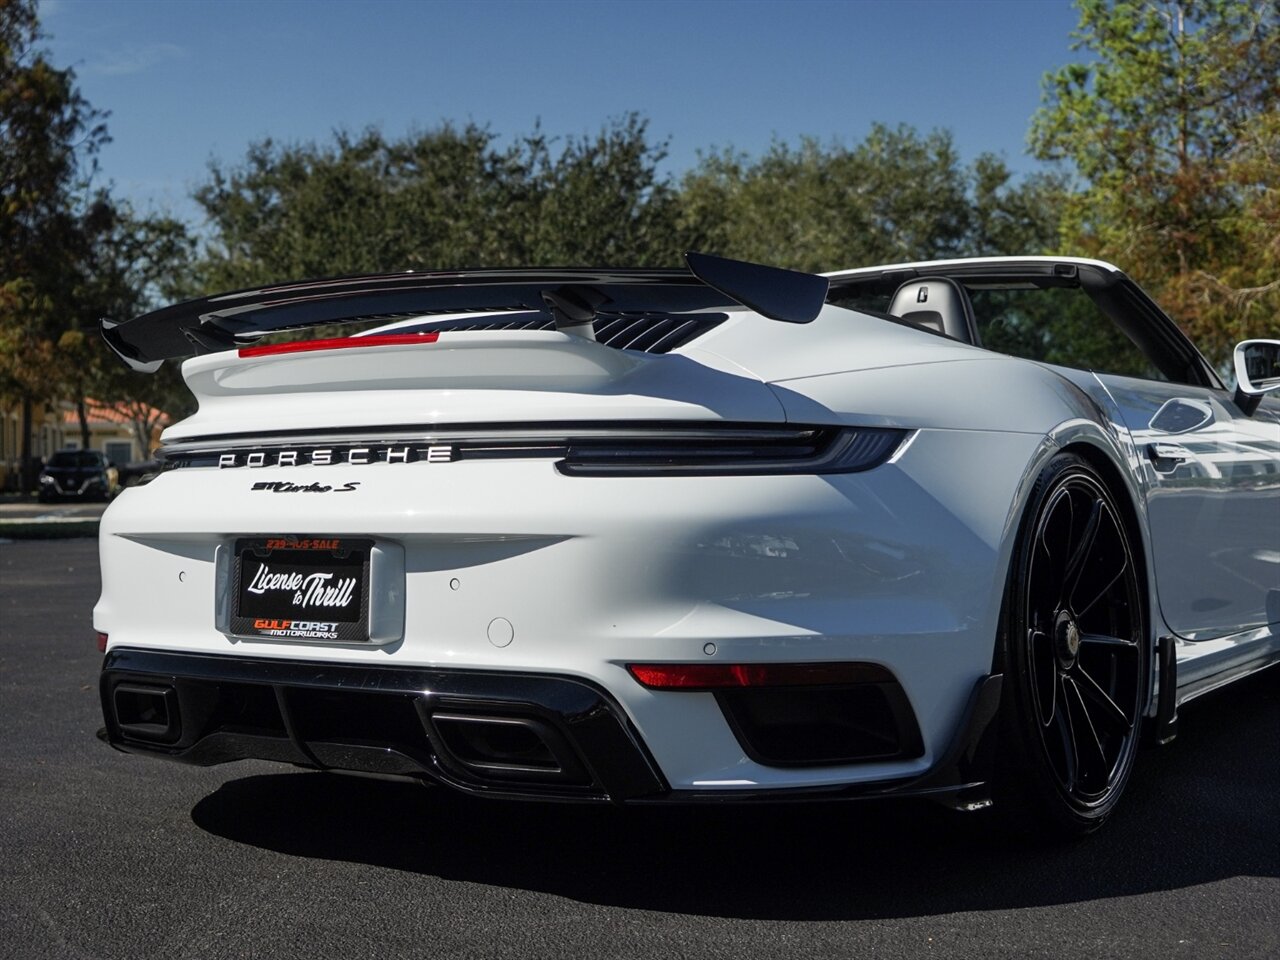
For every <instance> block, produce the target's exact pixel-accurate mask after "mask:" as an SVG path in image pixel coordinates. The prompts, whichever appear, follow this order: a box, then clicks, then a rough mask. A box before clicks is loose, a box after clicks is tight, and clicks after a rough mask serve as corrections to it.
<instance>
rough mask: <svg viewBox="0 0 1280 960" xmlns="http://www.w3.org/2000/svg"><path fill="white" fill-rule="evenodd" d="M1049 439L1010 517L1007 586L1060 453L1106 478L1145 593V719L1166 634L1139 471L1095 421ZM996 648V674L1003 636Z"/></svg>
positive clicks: (1072, 425)
mask: <svg viewBox="0 0 1280 960" xmlns="http://www.w3.org/2000/svg"><path fill="white" fill-rule="evenodd" d="M1047 439H1048V441H1049V442H1047V443H1046V444H1044V445H1043V446H1042V447H1041V448H1040V449H1039V450H1038V451H1037V455H1036V456H1035V457H1034V458H1033V459H1032V461H1031V463H1029V464H1028V466H1027V470H1026V473H1025V475H1024V477H1023V482H1022V484H1021V485H1020V487H1019V491H1018V499H1017V503H1016V506H1015V508H1014V510H1013V512H1012V513H1011V516H1010V523H1009V526H1008V530H1007V536H1008V543H1007V545H1006V549H1005V551H1004V555H1005V586H1006V589H1007V586H1008V583H1009V578H1010V577H1012V576H1013V575H1014V562H1015V559H1016V554H1017V549H1016V546H1017V543H1018V539H1019V537H1020V536H1021V534H1022V529H1023V526H1024V524H1025V523H1027V522H1028V516H1027V511H1028V509H1029V508H1030V505H1031V503H1030V501H1031V493H1032V490H1033V489H1034V488H1035V484H1036V480H1037V478H1038V477H1039V476H1040V473H1041V471H1042V470H1044V468H1045V467H1046V466H1047V465H1048V463H1049V461H1050V460H1052V459H1053V458H1054V457H1056V456H1057V455H1058V454H1061V453H1071V454H1075V455H1076V456H1078V457H1080V458H1081V459H1083V460H1084V461H1085V462H1087V463H1088V464H1089V466H1091V467H1092V468H1093V469H1094V470H1096V471H1097V473H1098V475H1099V476H1100V477H1101V478H1102V480H1103V482H1104V483H1105V484H1106V485H1107V489H1108V490H1109V491H1110V492H1111V495H1112V496H1113V497H1114V498H1115V501H1116V504H1117V506H1118V507H1119V508H1120V512H1121V518H1122V520H1123V522H1124V525H1125V529H1126V532H1127V533H1128V534H1129V536H1130V540H1131V547H1132V550H1133V555H1134V561H1135V562H1136V563H1137V564H1138V570H1139V578H1140V579H1139V582H1140V583H1142V584H1143V585H1144V589H1143V590H1142V591H1140V592H1141V596H1142V604H1143V611H1142V613H1143V616H1144V618H1145V619H1144V623H1145V625H1146V642H1147V645H1148V647H1149V648H1150V650H1151V658H1150V661H1151V664H1152V676H1151V677H1150V678H1148V683H1147V693H1146V703H1145V704H1144V706H1143V715H1144V716H1151V715H1152V714H1153V712H1154V709H1155V704H1156V692H1157V687H1156V682H1155V680H1156V676H1155V674H1156V662H1155V661H1156V659H1157V657H1156V653H1157V649H1156V647H1157V644H1158V639H1159V637H1160V634H1161V632H1162V630H1161V626H1162V622H1163V621H1161V620H1160V606H1159V603H1158V602H1157V600H1156V593H1155V571H1154V568H1153V567H1152V564H1151V562H1150V557H1151V532H1150V529H1149V527H1148V525H1147V523H1146V520H1145V516H1146V512H1145V496H1144V494H1143V490H1142V488H1141V486H1140V485H1139V483H1138V479H1137V477H1136V476H1135V475H1134V473H1133V472H1132V471H1131V470H1129V469H1127V468H1126V467H1125V466H1124V464H1125V463H1126V461H1127V460H1128V459H1129V456H1128V454H1127V453H1126V450H1125V448H1124V446H1123V445H1122V443H1121V441H1119V440H1118V439H1117V438H1116V437H1115V436H1114V435H1113V434H1112V433H1111V432H1110V431H1109V430H1107V429H1106V428H1105V427H1104V426H1102V425H1101V424H1098V423H1096V422H1095V421H1093V420H1085V419H1079V420H1072V421H1067V422H1065V423H1063V424H1060V425H1059V426H1058V427H1057V428H1056V429H1054V430H1052V431H1050V432H1049V434H1048V437H1047ZM1000 620H1001V630H1003V629H1004V614H1003V611H1002V613H1001V618H1000ZM994 640H995V649H994V656H993V662H992V670H993V672H999V671H1001V670H1002V669H1003V667H1004V664H1003V663H1001V661H1000V658H1001V643H1000V639H999V637H996V638H994Z"/></svg>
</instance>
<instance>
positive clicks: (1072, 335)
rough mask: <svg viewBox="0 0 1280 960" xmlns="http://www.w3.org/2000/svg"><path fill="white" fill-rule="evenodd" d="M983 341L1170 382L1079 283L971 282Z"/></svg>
mask: <svg viewBox="0 0 1280 960" xmlns="http://www.w3.org/2000/svg"><path fill="white" fill-rule="evenodd" d="M966 289H967V290H968V291H969V299H970V300H972V301H973V311H974V315H975V319H976V321H977V325H978V337H979V338H980V339H981V341H982V345H983V346H984V347H985V348H986V349H988V350H994V351H996V352H997V353H1006V354H1009V355H1010V356H1014V357H1023V358H1024V359H1027V360H1039V361H1041V362H1043V363H1052V364H1057V365H1058V366H1062V367H1074V368H1076V369H1078V370H1096V371H1097V372H1098V373H1112V374H1117V375H1119V376H1124V377H1141V378H1143V379H1146V380H1167V379H1168V377H1166V376H1165V375H1164V374H1163V373H1161V372H1160V370H1159V369H1157V368H1156V366H1155V365H1154V364H1153V363H1151V361H1150V360H1148V359H1147V357H1146V356H1145V355H1144V354H1143V352H1142V351H1141V350H1139V349H1138V347H1137V345H1136V344H1135V343H1134V342H1133V341H1132V340H1130V339H1129V338H1128V337H1127V336H1125V334H1124V332H1123V331H1122V330H1120V329H1119V328H1118V327H1117V326H1116V325H1115V323H1114V322H1113V321H1112V320H1111V319H1110V318H1109V317H1107V316H1106V314H1104V313H1103V312H1102V311H1101V310H1099V309H1098V307H1097V305H1096V304H1094V302H1093V301H1092V300H1091V299H1090V298H1089V295H1088V294H1087V293H1085V292H1084V291H1083V290H1081V289H1080V288H1078V287H1037V286H1034V285H1032V284H1025V285H1010V284H991V285H985V284H973V285H968V284H966Z"/></svg>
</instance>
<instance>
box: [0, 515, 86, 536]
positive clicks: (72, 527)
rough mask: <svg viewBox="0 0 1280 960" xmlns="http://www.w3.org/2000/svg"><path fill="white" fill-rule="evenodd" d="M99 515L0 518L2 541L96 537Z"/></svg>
mask: <svg viewBox="0 0 1280 960" xmlns="http://www.w3.org/2000/svg"><path fill="white" fill-rule="evenodd" d="M99 522H100V521H99V519H98V518H97V517H49V518H48V519H44V520H37V519H35V518H34V517H32V518H23V519H19V520H0V541H4V540H63V539H67V538H69V537H96V536H97V535H98V524H99Z"/></svg>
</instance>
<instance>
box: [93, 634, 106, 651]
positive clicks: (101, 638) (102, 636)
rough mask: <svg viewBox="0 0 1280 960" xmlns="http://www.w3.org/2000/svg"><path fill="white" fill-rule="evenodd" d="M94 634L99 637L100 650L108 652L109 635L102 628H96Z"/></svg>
mask: <svg viewBox="0 0 1280 960" xmlns="http://www.w3.org/2000/svg"><path fill="white" fill-rule="evenodd" d="M94 636H96V637H97V638H98V652H99V653H106V652H107V635H106V634H105V633H103V632H102V631H101V630H95V631H94Z"/></svg>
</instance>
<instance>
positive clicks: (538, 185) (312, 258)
mask: <svg viewBox="0 0 1280 960" xmlns="http://www.w3.org/2000/svg"><path fill="white" fill-rule="evenodd" d="M664 155H665V148H664V147H663V146H662V145H655V144H653V143H651V142H650V141H649V139H648V137H647V132H646V125H645V122H644V121H643V120H641V119H640V118H639V117H637V116H635V115H629V116H627V117H624V118H623V119H621V120H619V121H616V122H614V123H612V124H609V125H606V126H605V127H604V128H603V129H602V130H601V131H600V132H599V133H598V134H597V135H595V136H588V137H581V138H577V139H570V140H567V141H563V142H560V141H555V140H552V139H550V138H548V137H547V136H545V135H544V134H543V133H542V132H541V131H539V130H535V131H534V132H533V133H532V134H530V135H527V136H523V137H519V138H517V139H516V140H515V141H514V142H513V143H512V144H510V145H509V146H506V147H501V146H499V144H498V142H497V137H496V135H495V134H493V133H491V132H489V131H488V130H486V129H483V128H481V127H478V126H475V125H474V124H468V125H466V126H465V127H455V126H453V125H451V124H445V125H443V126H441V127H439V128H436V129H433V130H430V131H426V132H418V133H414V134H411V135H410V136H408V137H405V138H404V139H401V140H389V139H388V138H387V137H385V136H384V135H383V134H382V133H381V132H379V131H377V130H372V129H371V130H366V131H364V132H363V133H361V134H359V135H358V136H354V135H351V134H347V133H338V134H336V135H335V137H334V142H333V143H332V144H330V145H317V144H314V143H308V144H294V145H280V144H277V143H275V142H273V141H271V140H265V141H261V142H259V143H255V144H253V145H252V146H251V147H250V148H249V151H248V153H247V155H246V157H245V159H244V161H243V163H240V164H237V165H233V166H230V167H228V166H226V165H224V164H221V163H214V164H213V165H212V166H211V167H210V171H209V179H208V181H207V182H206V183H205V184H204V185H203V186H201V187H200V188H199V189H198V190H197V191H196V199H197V200H198V201H199V203H200V204H201V206H202V207H203V208H204V211H205V213H206V215H207V216H208V218H209V222H210V225H211V227H212V229H213V239H212V242H211V244H210V245H209V248H208V251H207V256H206V258H205V260H204V262H203V263H202V265H201V276H200V280H201V282H202V283H203V285H204V286H205V287H206V288H207V289H210V290H211V289H214V288H220V287H222V288H225V287H235V286H244V285H248V284H254V283H262V282H268V281H273V280H280V279H282V278H299V277H314V276H331V275H335V274H349V273H372V272H378V271H385V270H405V269H435V270H451V269H460V268H464V267H472V268H475V267H498V266H512V265H529V264H556V265H575V264H577V265H583V264H591V265H600V264H605V265H616V266H644V265H651V264H655V263H662V262H666V263H674V261H675V257H676V255H677V253H678V251H677V250H676V248H675V246H674V245H673V244H674V240H673V237H672V230H671V226H672V223H673V211H672V207H673V197H672V191H671V188H670V186H669V185H668V184H667V183H666V182H665V181H663V180H662V179H661V178H660V177H659V175H658V173H657V167H658V165H659V163H660V162H661V160H662V158H663V156H664Z"/></svg>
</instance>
